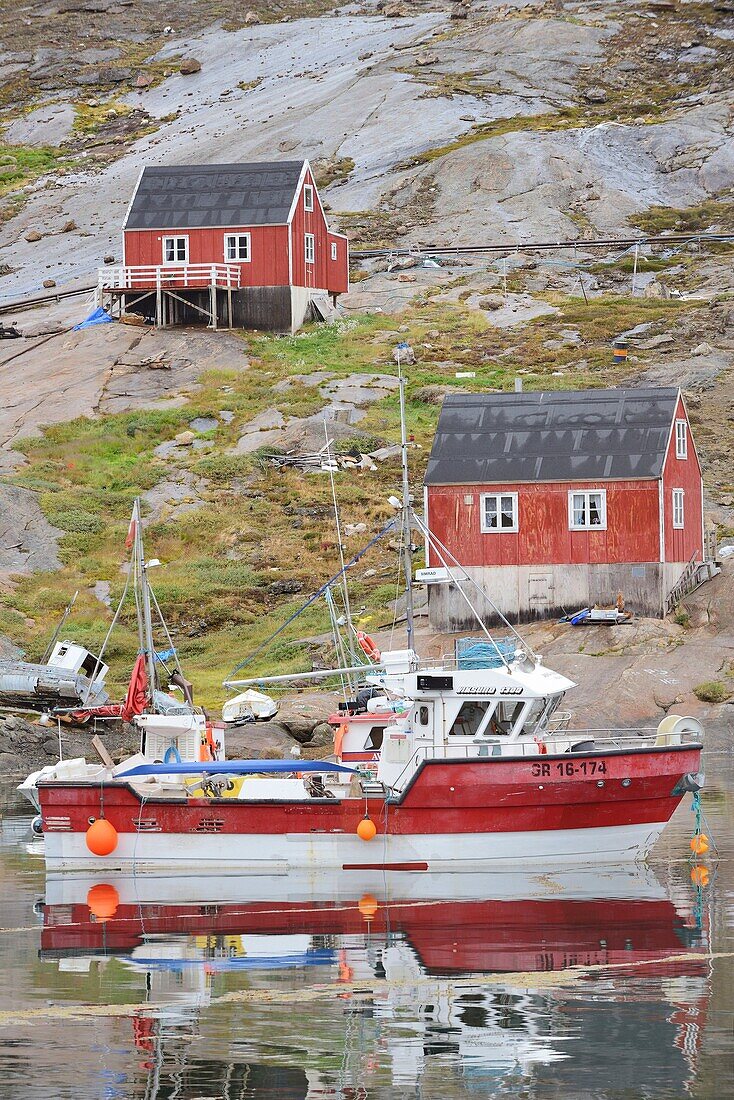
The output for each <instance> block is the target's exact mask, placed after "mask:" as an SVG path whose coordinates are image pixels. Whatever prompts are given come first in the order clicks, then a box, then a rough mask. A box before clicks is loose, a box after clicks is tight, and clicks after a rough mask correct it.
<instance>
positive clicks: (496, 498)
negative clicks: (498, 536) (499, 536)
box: [481, 493, 518, 534]
mask: <svg viewBox="0 0 734 1100" xmlns="http://www.w3.org/2000/svg"><path fill="white" fill-rule="evenodd" d="M481 517H482V532H483V533H484V534H490V533H492V532H495V531H517V530H518V516H517V493H483V494H482V513H481Z"/></svg>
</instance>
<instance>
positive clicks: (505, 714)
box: [485, 702, 525, 735]
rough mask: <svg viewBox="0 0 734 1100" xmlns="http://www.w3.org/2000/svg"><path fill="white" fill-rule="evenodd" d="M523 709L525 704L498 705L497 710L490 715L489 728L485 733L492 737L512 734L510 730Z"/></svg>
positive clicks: (505, 703) (506, 703)
mask: <svg viewBox="0 0 734 1100" xmlns="http://www.w3.org/2000/svg"><path fill="white" fill-rule="evenodd" d="M524 709H525V704H524V703H522V702H520V703H509V702H504V703H498V704H497V709H496V710H495V712H494V714H493V715H492V717H491V719H490V722H489V726H488V727H487V729H486V730H485V733H487V734H490V735H494V734H497V733H501V734H507V733H512V730H513V728H514V726H515V723H516V722H517V720H518V718H519V717H520V715H521V714H522V712H523V710H524Z"/></svg>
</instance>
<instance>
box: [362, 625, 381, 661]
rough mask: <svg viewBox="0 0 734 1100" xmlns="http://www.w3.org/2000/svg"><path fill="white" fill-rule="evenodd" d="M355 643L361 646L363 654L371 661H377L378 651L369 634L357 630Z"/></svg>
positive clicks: (378, 657)
mask: <svg viewBox="0 0 734 1100" xmlns="http://www.w3.org/2000/svg"><path fill="white" fill-rule="evenodd" d="M357 643H358V645H359V646H360V647H361V649H362V651H363V652H364V654H365V656H367V657H369V659H370V660H371V661H379V659H380V651H379V649H378V648H377V646H376V645H375V643H374V642H373V641H372V639H371V638H370V636H369V634H365V632H364V631H363V630H358V631H357Z"/></svg>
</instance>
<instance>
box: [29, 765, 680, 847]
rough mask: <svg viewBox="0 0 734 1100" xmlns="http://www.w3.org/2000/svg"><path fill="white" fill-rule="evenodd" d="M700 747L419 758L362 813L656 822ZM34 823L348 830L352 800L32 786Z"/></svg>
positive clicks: (416, 818)
mask: <svg viewBox="0 0 734 1100" xmlns="http://www.w3.org/2000/svg"><path fill="white" fill-rule="evenodd" d="M700 757H701V747H700V746H699V745H682V746H679V747H675V748H666V749H638V750H631V751H621V750H618V751H614V752H607V753H590V754H576V753H575V754H573V755H569V754H567V753H566V754H563V755H559V756H551V755H546V756H542V757H537V756H536V757H528V758H527V759H519V760H518V759H506V760H503V759H498V758H488V759H481V760H476V759H475V760H446V761H429V762H427V763H425V764H424V765H423V766H422V767H421V768H420V769H419V770H418V772H417V773H416V775H415V777H414V779H413V781H412V783H411V784H410V785H409V786H408V787H407V789H406V790H405V792H404V793H403V795H402V796H401V798H400V800H399V801H395V802H388V803H385V802H383V801H382V800H381V799H372V800H370V801H369V803H368V811H369V813H370V816H371V817H372V818H373V820H374V821H375V822H376V823H377V825H378V831H379V832H386V833H387V834H388V835H391V836H393V835H394V836H417V835H425V836H431V835H453V834H457V833H472V834H478V833H490V834H493V833H510V832H544V831H548V830H569V829H600V828H612V827H616V826H625V825H644V824H647V823H652V822H657V823H660V822H666V821H668V820H669V819H670V817H671V815H672V813H673V811H674V810H675V808H676V806H677V805H678V803H679V802H680V799H681V797H682V795H681V794H679V793H676V794H674V793H673V791H674V788H676V785H677V784H678V783H679V782H680V780H681V778H682V777H683V776H684V775H685V774H686V773H688V772H697V771H698V769H699V766H700ZM39 793H40V801H41V810H42V814H43V820H44V831H45V832H46V833H54V832H64V833H69V832H75V833H78V832H82V833H83V832H86V829H87V827H88V823H89V818H90V817H91V818H93V817H99V816H100V815H101V814H102V812H103V813H104V816H105V817H106V818H107V819H108V820H109V821H111V822H112V824H113V825H114V826H115V828H116V829H117V831H118V833H121V834H125V833H135V832H156V833H175V834H182V833H183V834H186V833H189V834H195V835H201V834H207V833H219V834H223V835H226V834H230V835H248V834H258V835H273V836H279V835H285V834H289V835H292V834H309V833H330V832H341V831H343V832H349V833H353V832H354V830H355V827H356V824H357V822H358V821H359V820H360V819H361V817H362V816H363V815H364V806H365V803H364V800H362V799H353V798H352V799H344V800H340V799H323V800H319V799H311V800H309V801H307V802H278V801H262V802H256V801H239V800H236V799H207V798H196V799H195V798H190V799H183V798H182V799H156V798H155V797H152V798H148V799H146V800H145V803H144V804H143V802H142V800H141V799H140V797H139V796H138V794H137V793H136V792H135V791H134V790H133V788H132V787H129V786H127V785H125V786H117V785H107V786H105V787H104V790H101V789H100V786H99V784H94V783H81V782H69V783H59V782H55V783H53V784H48V785H44V784H43V783H41V784H39Z"/></svg>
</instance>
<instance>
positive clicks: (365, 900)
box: [357, 894, 380, 920]
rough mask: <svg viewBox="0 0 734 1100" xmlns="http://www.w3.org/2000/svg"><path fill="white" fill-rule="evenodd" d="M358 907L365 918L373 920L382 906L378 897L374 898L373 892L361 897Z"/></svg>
mask: <svg viewBox="0 0 734 1100" xmlns="http://www.w3.org/2000/svg"><path fill="white" fill-rule="evenodd" d="M357 908H358V909H359V911H360V913H361V914H362V916H363V917H364V919H365V920H372V918H373V917H374V915H375V913H376V912H377V910H378V909H379V908H380V906H379V904H378V901H377V898H373V897H372V894H365V895H364V896H363V897H361V898H360V899H359V903H358V905H357Z"/></svg>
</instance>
